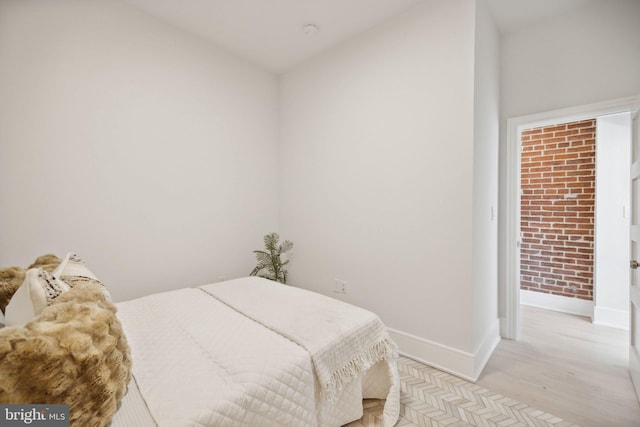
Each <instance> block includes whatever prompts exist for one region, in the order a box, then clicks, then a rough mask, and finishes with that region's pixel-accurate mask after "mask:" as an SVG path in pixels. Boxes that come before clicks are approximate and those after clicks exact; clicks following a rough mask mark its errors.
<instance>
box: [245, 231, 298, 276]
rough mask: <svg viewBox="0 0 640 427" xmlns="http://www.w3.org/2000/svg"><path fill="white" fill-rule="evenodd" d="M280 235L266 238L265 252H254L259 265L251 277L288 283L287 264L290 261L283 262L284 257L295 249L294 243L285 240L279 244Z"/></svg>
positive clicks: (270, 234) (271, 235) (273, 234)
mask: <svg viewBox="0 0 640 427" xmlns="http://www.w3.org/2000/svg"><path fill="white" fill-rule="evenodd" d="M279 240H280V236H278V233H269V234H267V235H266V236H264V247H265V250H264V251H253V253H254V254H256V259H257V260H258V265H256V267H255V268H254V269H253V270H252V271H251V276H258V277H263V278H265V279H270V280H274V281H276V282H280V283H285V284H286V283H287V268H286V266H287V264H289V261H290V259H286V260H284V261H283V260H282V258H281V257H282V256H283V255H285V257H286V252H288V251H290V250H291V248H293V243H291V242H290V241H288V240H285V241H284V242H283V243H282V244H281V245H280V244H278V242H279Z"/></svg>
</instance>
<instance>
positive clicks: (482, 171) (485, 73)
mask: <svg viewBox="0 0 640 427" xmlns="http://www.w3.org/2000/svg"><path fill="white" fill-rule="evenodd" d="M499 49H500V38H499V35H498V31H497V29H496V27H495V24H494V23H493V20H492V18H491V15H490V13H489V9H488V6H487V3H486V1H485V0H478V1H476V23H475V75H474V122H473V123H474V148H473V153H474V159H473V169H474V170H473V350H474V353H478V359H479V360H478V361H477V366H476V371H477V374H478V375H479V374H480V370H481V368H482V367H483V366H484V363H486V361H487V360H488V358H489V356H490V355H491V353H492V352H493V350H494V348H495V346H496V345H497V342H498V339H499V324H498V218H497V216H498V145H499V144H498V141H499V122H500V117H499V103H500V93H499V90H500V88H499V86H500V82H499Z"/></svg>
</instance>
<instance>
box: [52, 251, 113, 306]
mask: <svg viewBox="0 0 640 427" xmlns="http://www.w3.org/2000/svg"><path fill="white" fill-rule="evenodd" d="M51 274H52V275H53V276H54V277H55V278H57V279H60V280H62V281H63V282H65V283H67V284H68V285H69V286H71V287H74V286H76V285H77V284H79V283H90V282H91V283H96V284H97V285H99V286H101V289H102V293H103V294H104V295H105V297H107V299H108V300H109V301H111V294H109V291H108V290H107V288H106V287H105V286H104V285H103V284H102V282H100V280H99V279H98V278H97V277H96V275H95V274H93V272H92V271H91V270H89V267H87V264H86V263H85V262H84V260H83V259H82V258H80V257H79V256H78V255H77V254H76V253H75V252H69V253H68V254H67V256H65V257H64V259H63V260H62V262H61V263H60V265H58V267H57V268H56V269H55V270H53V272H52V273H51Z"/></svg>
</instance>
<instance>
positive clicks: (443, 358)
mask: <svg viewBox="0 0 640 427" xmlns="http://www.w3.org/2000/svg"><path fill="white" fill-rule="evenodd" d="M388 331H389V335H391V338H392V339H393V341H394V342H395V343H396V344H398V347H399V351H400V354H402V355H403V356H406V357H408V358H409V359H413V360H415V361H417V362H421V363H424V364H426V365H429V366H433V367H434V368H437V369H440V370H441V371H444V372H448V373H450V374H453V375H455V376H457V377H460V378H462V379H465V380H467V381H471V382H474V383H475V382H476V381H477V380H478V377H479V376H480V374H481V373H482V370H483V369H484V367H485V365H486V364H487V362H488V361H489V358H490V357H491V354H493V351H494V350H495V348H496V346H497V345H498V343H499V342H500V334H499V332H500V324H499V322H498V319H496V321H495V324H494V326H493V327H492V328H491V330H490V331H489V332H488V333H487V335H486V337H485V339H484V340H483V341H482V343H481V344H480V346H478V348H477V349H476V351H475V352H473V353H469V352H466V351H462V350H458V349H456V348H453V347H449V346H446V345H443V344H440V343H437V342H434V341H430V340H427V339H424V338H421V337H418V336H415V335H412V334H408V333H406V332H402V331H398V330H395V329H391V328H388Z"/></svg>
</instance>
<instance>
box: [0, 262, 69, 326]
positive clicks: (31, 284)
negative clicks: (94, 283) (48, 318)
mask: <svg viewBox="0 0 640 427" xmlns="http://www.w3.org/2000/svg"><path fill="white" fill-rule="evenodd" d="M69 289H70V287H69V285H67V284H66V283H65V282H63V281H62V280H59V279H56V278H55V277H53V276H52V275H51V274H49V273H48V272H47V271H46V270H43V269H42V268H31V269H29V270H27V272H26V273H25V277H24V281H23V282H22V285H21V286H20V287H19V288H18V290H17V291H16V292H15V294H13V297H11V301H9V304H8V305H7V308H6V309H5V319H4V321H5V325H6V326H22V325H24V324H25V323H27V322H29V321H30V320H31V319H33V318H34V317H36V316H37V315H38V314H40V313H41V312H42V310H44V308H45V307H46V306H48V305H51V303H52V302H53V300H55V299H56V298H57V297H58V296H59V295H60V294H62V293H63V292H66V291H68V290H69Z"/></svg>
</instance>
